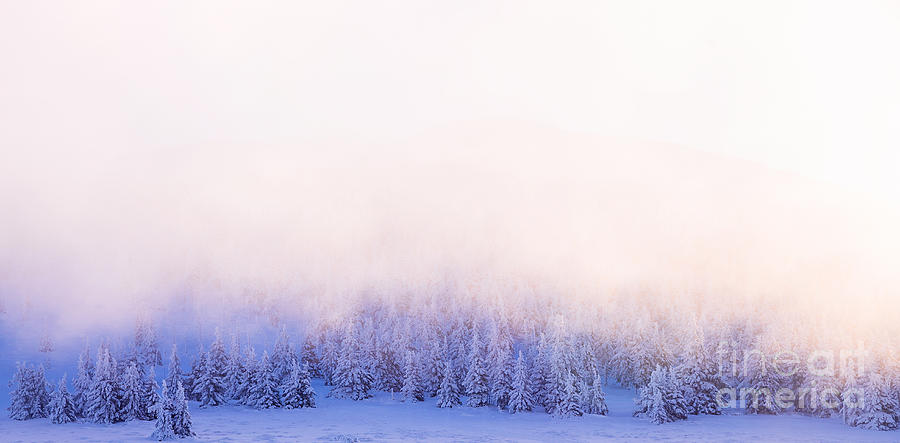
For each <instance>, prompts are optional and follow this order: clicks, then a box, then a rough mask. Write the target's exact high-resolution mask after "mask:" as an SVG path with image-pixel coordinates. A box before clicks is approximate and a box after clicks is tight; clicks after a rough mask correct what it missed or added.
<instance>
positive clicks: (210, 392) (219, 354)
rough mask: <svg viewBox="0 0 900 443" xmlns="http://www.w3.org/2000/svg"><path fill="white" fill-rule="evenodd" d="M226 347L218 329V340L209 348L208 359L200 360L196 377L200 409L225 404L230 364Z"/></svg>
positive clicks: (196, 394) (194, 388) (195, 388)
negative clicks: (227, 367) (227, 371)
mask: <svg viewBox="0 0 900 443" xmlns="http://www.w3.org/2000/svg"><path fill="white" fill-rule="evenodd" d="M227 360H228V357H227V355H226V354H225V345H224V344H223V343H222V338H221V337H220V336H219V329H218V328H216V339H215V341H213V343H212V345H211V346H210V347H209V352H207V353H206V358H202V357H201V359H200V363H199V365H198V368H197V369H198V370H197V372H196V373H195V375H194V378H193V380H194V384H193V392H194V397H195V398H197V399H198V400H199V401H200V407H201V408H205V407H207V406H219V405H222V404H225V370H226V366H227V364H228V361H227Z"/></svg>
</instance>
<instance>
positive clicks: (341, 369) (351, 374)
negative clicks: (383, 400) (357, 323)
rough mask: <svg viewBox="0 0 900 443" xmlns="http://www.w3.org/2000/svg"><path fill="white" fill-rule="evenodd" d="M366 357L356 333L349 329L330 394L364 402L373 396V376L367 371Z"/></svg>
mask: <svg viewBox="0 0 900 443" xmlns="http://www.w3.org/2000/svg"><path fill="white" fill-rule="evenodd" d="M365 361H366V360H365V356H364V353H363V351H362V350H361V349H360V346H359V342H358V340H357V337H356V333H355V332H354V331H353V329H351V328H347V330H346V334H345V336H344V343H343V346H342V349H341V356H340V359H339V360H338V362H337V367H336V368H335V371H334V388H333V389H332V390H331V392H329V393H328V395H329V396H331V397H335V398H348V399H351V400H362V399H365V398H369V397H371V396H372V394H370V393H369V391H370V390H371V389H372V385H373V381H374V380H373V379H372V374H370V373H369V371H368V370H367V365H366V363H365Z"/></svg>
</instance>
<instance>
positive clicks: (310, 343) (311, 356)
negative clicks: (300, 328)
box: [300, 333, 322, 377]
mask: <svg viewBox="0 0 900 443" xmlns="http://www.w3.org/2000/svg"><path fill="white" fill-rule="evenodd" d="M300 354H301V357H302V361H303V362H304V363H305V364H306V365H307V367H308V368H309V375H310V377H322V369H321V366H320V364H321V362H320V361H319V351H318V347H317V346H316V343H315V341H314V339H313V335H312V334H311V333H307V334H306V338H305V339H304V340H303V349H302V350H301V351H300Z"/></svg>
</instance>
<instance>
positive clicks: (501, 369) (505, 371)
mask: <svg viewBox="0 0 900 443" xmlns="http://www.w3.org/2000/svg"><path fill="white" fill-rule="evenodd" d="M488 362H489V367H490V373H489V378H488V380H489V382H490V386H491V400H492V402H493V403H494V404H496V405H497V407H498V408H500V409H506V407H507V405H508V404H509V395H510V392H511V391H512V385H511V382H512V376H513V361H512V338H510V336H509V332H508V331H507V328H506V327H505V326H503V325H502V322H501V323H498V324H496V325H495V327H494V334H493V337H492V338H491V342H490V344H489V345H488Z"/></svg>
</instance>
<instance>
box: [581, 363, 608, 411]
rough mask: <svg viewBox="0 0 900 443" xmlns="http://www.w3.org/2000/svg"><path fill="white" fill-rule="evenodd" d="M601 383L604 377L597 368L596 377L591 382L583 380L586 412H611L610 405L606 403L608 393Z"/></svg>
mask: <svg viewBox="0 0 900 443" xmlns="http://www.w3.org/2000/svg"><path fill="white" fill-rule="evenodd" d="M601 383H602V377H601V376H600V372H599V371H597V370H595V371H594V379H593V381H592V383H591V384H588V383H587V382H584V381H583V386H582V394H581V395H582V400H583V401H582V405H583V406H582V409H583V410H584V412H585V413H586V414H594V415H606V414H608V413H609V407H608V406H607V405H606V394H604V393H603V387H602V385H601Z"/></svg>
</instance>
